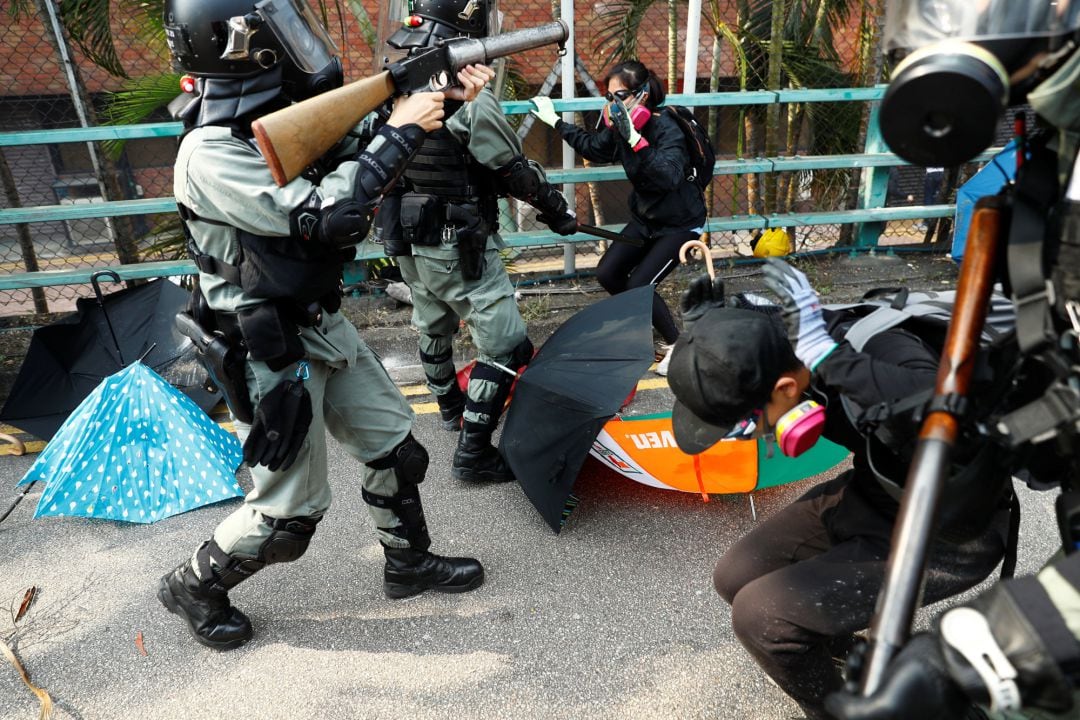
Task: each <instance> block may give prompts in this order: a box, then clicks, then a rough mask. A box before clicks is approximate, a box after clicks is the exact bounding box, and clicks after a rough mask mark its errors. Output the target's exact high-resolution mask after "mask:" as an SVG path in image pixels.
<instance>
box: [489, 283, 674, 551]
mask: <svg viewBox="0 0 1080 720" xmlns="http://www.w3.org/2000/svg"><path fill="white" fill-rule="evenodd" d="M654 292H655V288H654V287H653V286H652V285H646V286H644V287H640V288H634V289H633V290H628V291H626V292H624V293H620V294H619V295H614V296H612V297H610V298H607V299H605V300H601V301H600V302H598V303H595V304H593V305H590V306H589V307H587V308H585V309H584V310H582V311H580V312H578V313H577V314H576V315H574V316H573V317H572V318H570V319H569V320H567V321H566V322H565V323H564V324H563V325H562V326H560V327H559V329H558V330H556V331H555V332H554V333H552V335H551V337H550V338H548V340H547V342H545V343H544V346H543V347H542V348H540V352H538V353H537V354H536V356H535V357H534V358H533V359H532V360H531V361H530V362H529V366H528V367H527V368H525V370H524V372H522V374H521V377H520V378H518V382H517V386H516V388H515V389H514V397H513V401H512V402H511V403H510V409H509V410H508V411H507V415H506V425H505V426H504V427H503V432H502V441H501V442H500V444H499V450H500V451H501V452H502V454H503V456H504V457H505V458H506V461H507V462H508V463H509V464H510V467H511V468H512V469H513V471H514V476H515V477H516V478H517V481H518V482H519V483H520V484H521V488H522V489H523V490H524V491H525V494H526V495H527V496H528V498H529V500H531V501H532V504H533V505H535V506H536V509H537V510H539V511H540V514H541V515H542V516H543V518H544V520H546V521H547V523H548V525H550V526H551V528H552V529H553V530H554V531H555V532H559V530H561V529H562V526H563V523H565V522H566V518H567V517H568V516H569V514H570V511H571V510H572V509H573V507H574V506H575V505H576V504H577V501H576V499H575V498H574V497H573V496H572V494H571V490H572V489H573V486H574V482H575V481H576V480H577V476H578V472H579V471H580V470H581V466H582V464H583V463H584V462H585V458H586V456H587V455H588V453H589V448H590V447H592V444H593V441H594V440H595V439H596V435H597V433H599V431H600V428H602V427H603V426H604V423H605V422H607V421H608V420H609V419H610V418H611V417H612V416H613V415H614V414H615V413H616V412H618V410H619V408H620V407H621V406H622V404H623V401H624V400H625V399H626V396H627V395H629V394H630V391H632V390H633V389H634V387H635V386H636V385H637V382H638V380H640V379H641V376H642V375H643V374H644V373H645V371H646V370H648V368H649V365H650V364H652V362H653V344H652V305H653V293H654Z"/></svg>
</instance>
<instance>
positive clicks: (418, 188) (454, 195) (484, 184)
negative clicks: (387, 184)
mask: <svg viewBox="0 0 1080 720" xmlns="http://www.w3.org/2000/svg"><path fill="white" fill-rule="evenodd" d="M487 176H488V172H487V170H486V169H485V168H483V167H481V166H480V165H478V164H477V163H476V162H475V161H474V160H473V159H472V156H470V155H469V153H468V152H467V151H466V150H465V148H464V147H463V146H462V145H461V143H459V142H458V141H457V140H456V139H455V138H454V136H453V134H452V133H451V132H450V131H449V130H447V129H446V128H445V127H443V128H440V129H438V130H436V131H435V132H433V133H429V134H428V136H427V139H426V140H425V141H424V144H423V145H422V146H421V147H420V150H419V152H417V153H416V155H414V156H413V159H412V160H410V161H409V164H408V166H407V167H406V168H405V177H406V178H408V180H409V182H410V183H412V189H413V192H416V193H424V194H428V195H435V196H437V197H439V198H442V199H444V200H451V201H452V200H469V199H474V198H476V197H479V196H482V195H486V194H488V190H489V185H490V182H489V181H488V177H487Z"/></svg>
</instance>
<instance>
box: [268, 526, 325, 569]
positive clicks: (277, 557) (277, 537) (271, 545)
mask: <svg viewBox="0 0 1080 720" xmlns="http://www.w3.org/2000/svg"><path fill="white" fill-rule="evenodd" d="M262 519H263V523H265V524H266V525H269V526H270V528H271V532H270V537H268V538H266V540H265V541H263V544H262V545H260V546H259V555H258V559H259V560H261V561H262V562H264V563H266V564H267V565H273V564H274V563H285V562H292V561H293V560H298V559H299V558H300V556H301V555H303V554H304V553H305V552H306V551H307V548H308V545H309V544H310V543H311V536H312V535H314V534H315V526H316V525H318V524H319V521H320V520H322V516H310V517H305V516H300V517H291V518H272V517H270V516H268V515H263V516H262Z"/></svg>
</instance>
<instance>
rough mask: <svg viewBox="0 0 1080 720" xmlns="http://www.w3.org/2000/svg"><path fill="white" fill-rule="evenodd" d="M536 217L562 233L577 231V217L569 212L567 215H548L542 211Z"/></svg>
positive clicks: (553, 229) (568, 233) (569, 233)
mask: <svg viewBox="0 0 1080 720" xmlns="http://www.w3.org/2000/svg"><path fill="white" fill-rule="evenodd" d="M536 219H537V220H539V221H540V222H542V223H544V224H546V225H547V226H548V227H549V228H551V229H552V231H554V232H557V233H558V234H560V235H573V234H574V233H576V232H577V218H576V217H575V216H573V215H570V214H569V213H567V214H565V215H546V214H544V213H540V214H539V215H537V216H536Z"/></svg>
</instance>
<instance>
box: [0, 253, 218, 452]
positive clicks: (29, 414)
mask: <svg viewBox="0 0 1080 720" xmlns="http://www.w3.org/2000/svg"><path fill="white" fill-rule="evenodd" d="M106 274H107V275H109V276H112V277H113V278H114V279H115V280H117V281H119V278H118V277H115V274H114V273H111V272H107V271H106V272H103V273H95V274H94V277H93V285H94V291H95V294H96V295H97V297H96V298H79V299H78V300H77V301H76V304H75V308H76V311H75V313H74V314H73V315H70V316H68V317H65V318H63V319H62V320H59V321H58V322H55V323H52V324H50V325H46V326H45V327H41V328H38V329H37V330H35V331H34V335H33V337H32V338H31V339H30V347H29V349H28V350H27V353H26V357H25V358H24V360H23V364H22V367H21V368H19V374H18V376H17V377H16V378H15V382H14V384H13V385H12V388H11V392H10V394H9V395H8V398H7V402H6V403H5V404H4V408H3V410H0V420H3V421H4V422H7V423H10V424H12V425H14V426H15V427H17V428H19V429H21V430H24V431H26V432H28V433H30V434H32V435H35V436H37V437H39V438H41V439H43V440H51V439H52V437H53V435H55V434H56V431H57V430H58V429H59V428H60V425H62V424H63V422H64V420H66V419H67V417H68V416H69V415H70V414H71V411H72V410H74V409H75V408H76V407H77V406H78V405H79V403H81V402H82V401H83V400H84V399H85V398H86V397H87V396H88V395H89V394H90V393H91V392H92V391H93V390H94V388H96V387H97V386H98V384H99V383H100V382H101V381H102V380H103V379H104V378H105V377H107V376H109V375H112V374H113V373H116V372H118V371H120V370H121V369H123V368H124V367H125V366H127V365H130V364H131V363H133V362H135V361H136V360H138V359H140V358H142V361H143V363H144V364H145V365H147V366H149V367H151V368H153V370H154V371H155V372H157V373H158V374H159V375H161V376H162V377H163V378H165V380H167V381H168V382H169V383H170V384H171V385H173V386H174V387H176V388H178V389H179V390H181V391H182V392H183V393H184V394H185V395H187V396H188V397H190V398H191V399H192V400H194V401H195V403H196V404H197V405H198V406H199V407H200V408H202V409H203V410H209V409H210V408H212V407H214V405H216V404H217V402H218V401H219V399H220V394H219V393H211V392H208V391H207V390H206V389H205V388H204V387H203V383H202V380H203V378H205V375H206V374H205V372H203V370H202V368H201V366H200V365H199V363H198V360H197V358H196V356H195V348H194V346H193V345H192V343H191V341H190V340H188V339H187V338H186V337H184V336H183V335H181V334H180V333H179V332H178V331H177V330H176V329H175V326H174V319H175V317H176V313H177V312H179V311H180V310H182V309H183V308H184V307H185V306H186V305H187V301H188V296H189V293H188V292H187V291H186V290H184V289H183V288H180V287H178V286H176V285H175V284H173V283H171V282H169V281H167V280H165V279H158V280H154V281H153V282H150V283H146V284H144V285H140V286H138V287H134V288H128V289H125V290H121V291H120V292H116V293H112V294H110V295H106V296H102V295H101V291H100V288H99V287H98V279H99V277H100V276H101V275H106ZM144 356H145V357H144Z"/></svg>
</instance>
